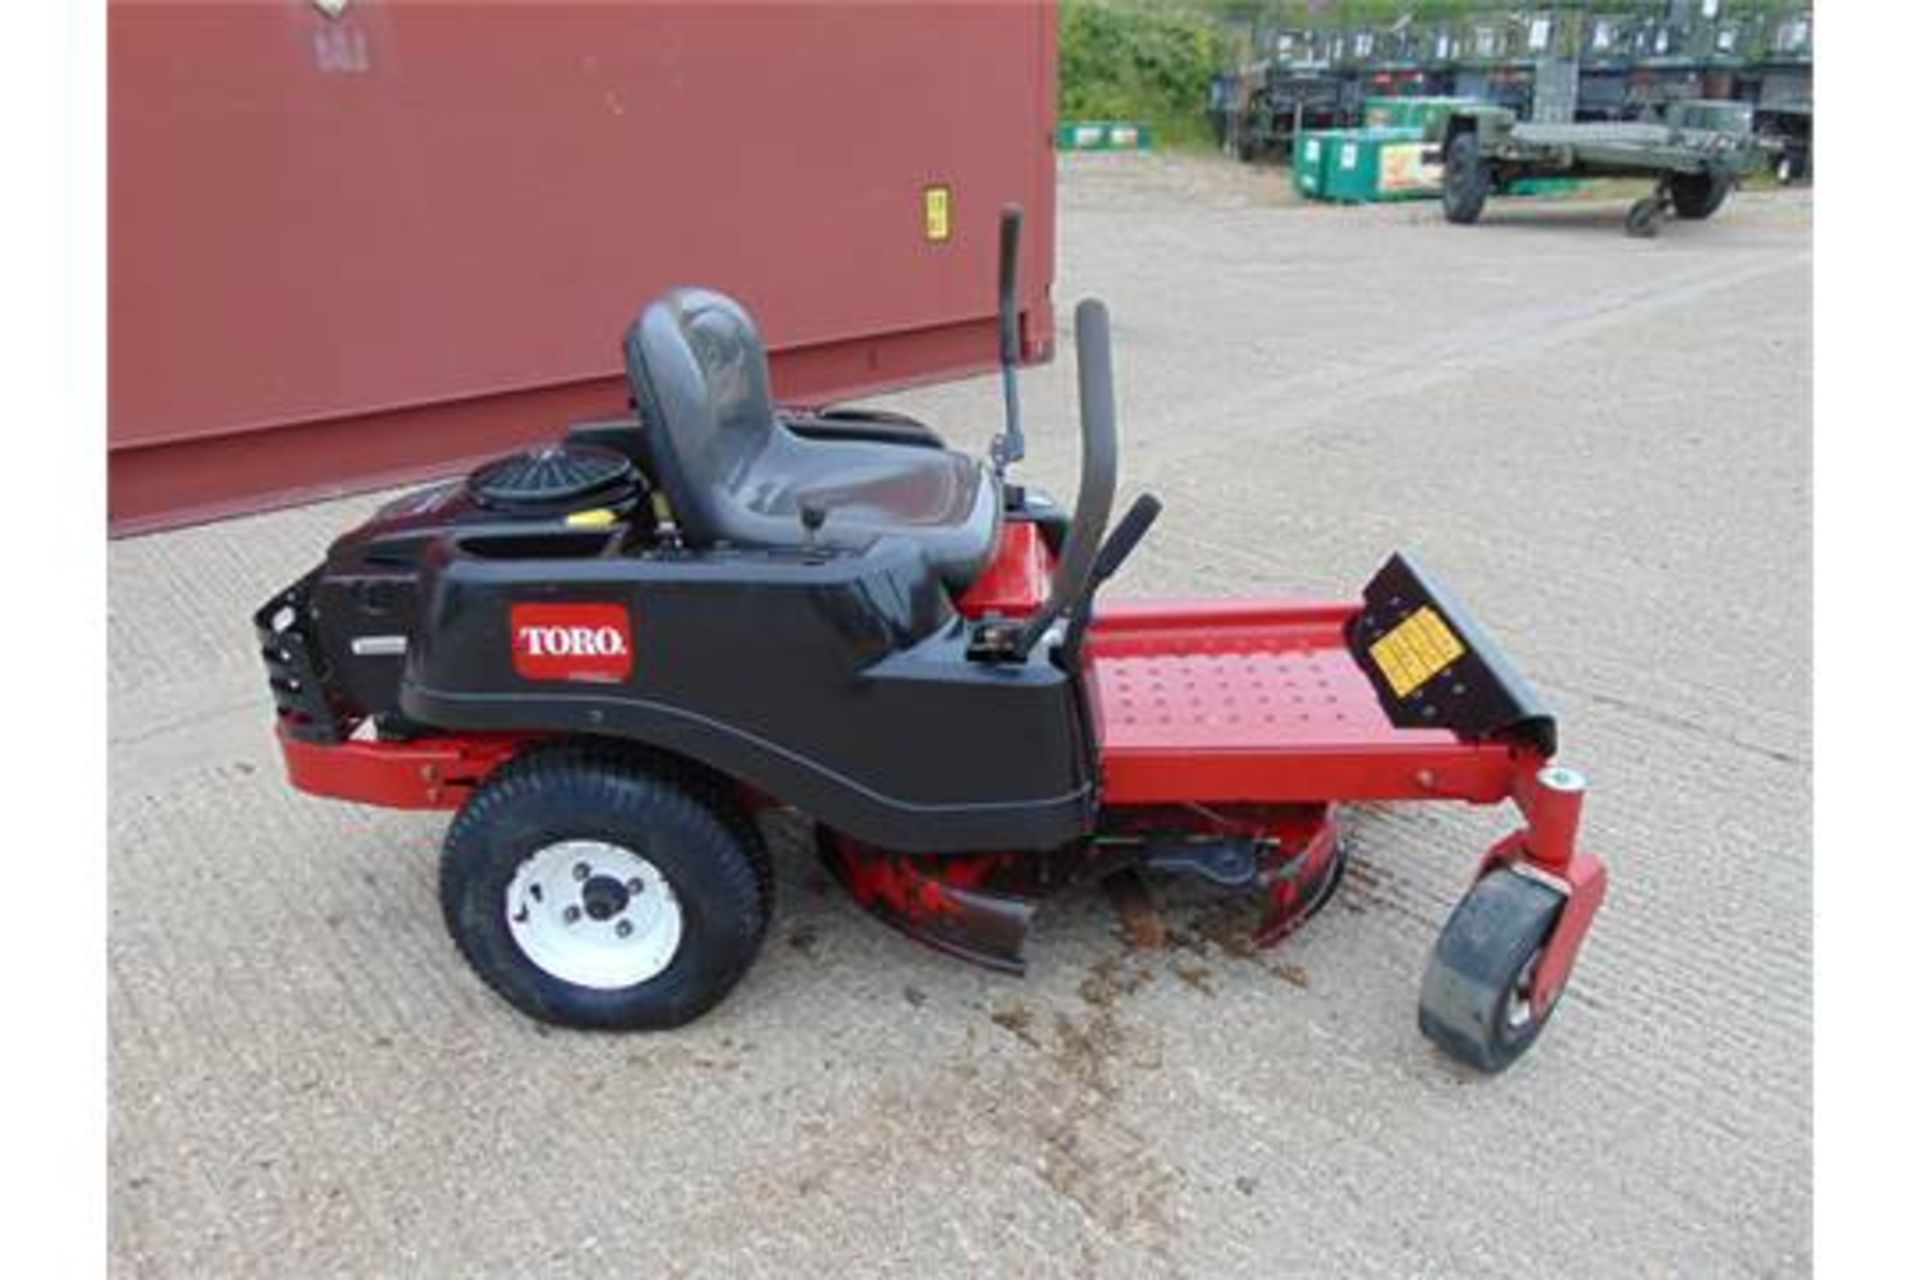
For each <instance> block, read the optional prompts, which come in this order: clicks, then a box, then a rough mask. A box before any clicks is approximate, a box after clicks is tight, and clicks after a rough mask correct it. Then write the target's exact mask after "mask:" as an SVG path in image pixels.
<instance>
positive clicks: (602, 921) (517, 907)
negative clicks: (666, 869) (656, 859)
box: [504, 840, 684, 991]
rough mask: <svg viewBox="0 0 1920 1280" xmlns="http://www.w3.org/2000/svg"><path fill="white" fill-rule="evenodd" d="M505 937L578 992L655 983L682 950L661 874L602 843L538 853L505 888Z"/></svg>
mask: <svg viewBox="0 0 1920 1280" xmlns="http://www.w3.org/2000/svg"><path fill="white" fill-rule="evenodd" d="M504 905H505V909H506V915H507V929H508V931H509V932H510V933H511V934H512V935H513V940H514V942H515V943H516V944H518V945H519V947H520V950H521V952H522V953H523V954H525V956H526V957H527V959H529V960H531V961H532V962H533V963H534V964H535V965H536V966H538V967H539V968H540V969H541V970H542V971H544V972H546V973H547V974H550V975H551V976H553V977H555V978H558V979H560V980H561V981H562V982H570V983H573V984H574V985H576V986H582V987H592V988H594V989H596V990H601V991H617V990H620V989H622V988H625V987H632V986H637V985H639V984H640V983H642V982H646V981H648V980H649V979H651V978H654V977H656V976H658V975H659V974H660V973H661V972H662V971H663V970H665V969H666V967H667V966H668V965H669V964H671V963H672V962H673V957H674V955H675V954H676V953H677V952H678V951H679V949H680V938H681V934H682V931H683V929H684V919H683V916H682V912H681V907H680V899H679V897H678V896H677V895H676V894H675V893H674V891H673V885H672V884H671V883H669V882H668V880H667V878H666V877H665V876H664V875H662V874H661V873H660V869H659V868H658V867H656V866H654V865H653V863H651V862H649V861H648V860H647V859H646V858H643V857H641V856H640V855H639V854H637V853H635V852H634V851H633V850H631V849H628V848H625V847H624V846H621V845H617V844H609V843H606V842H605V841H600V840H563V841H560V842H558V843H556V844H550V845H547V846H545V847H544V848H541V849H538V850H536V851H535V852H534V853H533V854H532V855H531V856H530V857H528V858H527V859H526V861H524V862H522V863H521V864H520V866H519V869H518V870H516V871H515V872H514V876H513V882H512V883H511V884H509V885H508V886H507V893H506V902H505V904H504Z"/></svg>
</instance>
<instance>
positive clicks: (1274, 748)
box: [1088, 601, 1528, 805]
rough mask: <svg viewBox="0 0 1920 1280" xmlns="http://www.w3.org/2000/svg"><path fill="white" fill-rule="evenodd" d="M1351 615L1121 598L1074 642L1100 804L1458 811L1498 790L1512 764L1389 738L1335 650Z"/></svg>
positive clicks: (1429, 742) (1350, 610)
mask: <svg viewBox="0 0 1920 1280" xmlns="http://www.w3.org/2000/svg"><path fill="white" fill-rule="evenodd" d="M1358 608H1359V606H1358V605H1355V604H1334V603H1319V602H1302V603H1288V602H1281V603H1270V602H1243V601H1227V602H1204V603H1186V602H1170V603H1158V602H1156V603H1127V604H1117V605H1112V606H1108V607H1105V608H1102V609H1100V610H1099V611H1098V613H1097V614H1096V616H1095V620H1094V625H1093V627H1092V631H1091V640H1090V644H1089V646H1088V653H1089V664H1088V681H1089V684H1090V686H1091V688H1092V690H1093V705H1094V708H1095V714H1096V716H1097V717H1098V720H1099V731H1100V738H1101V748H1100V763H1101V774H1102V777H1103V780H1104V787H1105V789H1104V792H1103V799H1104V802H1105V803H1107V804H1110V805H1141V804H1169V803H1182V802H1196V801H1197V802H1210V801H1211V802H1220V803H1249V804H1283V803H1313V802H1318V801H1342V800H1466V801H1472V802H1474V803H1478V804H1491V803H1494V802H1496V801H1499V800H1503V799H1505V798H1507V797H1508V796H1510V795H1512V794H1513V790H1514V785H1515V784H1514V778H1515V775H1516V773H1517V772H1522V771H1525V770H1526V769H1527V768H1528V765H1527V762H1526V761H1525V760H1524V759H1523V758H1522V753H1520V752H1518V751H1516V750H1515V749H1514V748H1511V747H1509V746H1507V745H1505V744H1503V743H1498V742H1468V741H1464V740H1462V739H1460V738H1458V737H1456V736H1455V735H1454V734H1452V733H1450V732H1448V731H1446V730H1443V729H1401V728H1396V727H1395V726H1394V725H1393V724H1392V723H1391V722H1390V721H1388V719H1387V715H1386V712H1385V711H1383V710H1381V707H1380V702H1379V698H1378V696H1377V695H1376V694H1375V693H1374V691H1373V686H1372V685H1370V684H1369V683H1368V682H1367V678H1366V676H1365V675H1364V674H1363V673H1362V672H1361V670H1360V668H1359V666H1358V665H1357V664H1356V663H1355V661H1354V659H1353V657H1352V656H1351V655H1350V654H1349V653H1348V652H1347V647H1346V640H1345V636H1344V631H1343V628H1344V626H1345V624H1346V621H1347V619H1348V618H1350V617H1352V616H1353V614H1354V613H1355V612H1356V611H1357V610H1358Z"/></svg>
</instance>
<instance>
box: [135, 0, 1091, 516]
mask: <svg viewBox="0 0 1920 1280" xmlns="http://www.w3.org/2000/svg"><path fill="white" fill-rule="evenodd" d="M1056 39H1057V32H1056V25H1055V14H1054V12H1053V8H1052V5H1051V4H1039V3H1031V4H929V3H925V2H923V0H922V2H914V0H903V2H900V3H887V4H857V3H838V4H759V5H742V4H646V3H642V4H605V3H579V4H558V3H555V4H534V3H514V4H471V5H464V4H463V5H453V4H435V3H420V2H417V0H416V2H406V0H344V2H343V0H259V2H257V3H245V4H209V3H204V0H113V2H112V3H111V4H110V6H109V10H108V81H109V85H108V130H109V134H108V148H109V151H108V156H109V159H108V170H109V172H108V201H109V211H108V240H109V244H108V277H109V286H108V291H109V299H108V367H109V382H110V385H109V390H108V413H109V513H110V518H111V521H112V524H113V527H114V529H115V531H117V532H127V531H134V530H140V529H147V528H154V527H159V526H163V525H167V524H177V523H181V522H185V521H191V520H197V519H206V518H210V517H215V516H220V515H226V514H232V513H235V512H240V511H246V510H253V509H258V508H261V507H265V506H271V505H275V504H281V503H286V502H291V501H297V500H301V499H305V498H311V497H316V496H321V495H325V494H330V493H339V492H345V491H349V490H352V489H356V488H367V487H371V486H374V485H379V484H386V483H394V482H399V481H403V480H409V479H414V478H418V477H421V476H425V475H429V474H436V473H442V472H448V471H452V470H456V469H458V468H459V467H462V466H465V465H467V464H468V463H469V462H470V461H472V460H474V459H476V458H479V457H483V456H486V455H489V454H493V453H497V452H500V451H503V450H505V449H509V448H512V447H514V446H516V445H519V444H522V443H525V442H528V441H533V440H539V439H546V438H551V437H552V436H553V435H555V434H556V433H557V432H558V431H559V430H560V429H561V428H563V427H564V425H565V424H566V422H567V421H568V420H570V419H574V418H581V417H589V416H596V415H605V414H610V413H617V412H619V411H621V410H622V409H623V408H624V406H625V389H624V384H623V382H622V381H621V378H620V362H619V338H620V335H621V333H622V331H623V330H624V328H625V326H626V324H627V323H628V321H629V320H630V319H631V318H632V316H633V314H634V312H635V310H636V309H637V308H638V307H639V306H640V305H641V304H642V303H643V302H644V301H645V300H646V299H648V298H650V297H651V296H653V295H654V294H656V293H657V292H659V291H660V290H662V289H665V288H668V287H670V286H673V285H676V284H689V283H698V284H704V285H709V286H712V287H714V288H718V289H721V290H724V291H726V292H728V293H731V294H733V295H735V296H736V297H738V298H740V299H741V300H742V301H743V302H744V303H745V304H746V305H747V307H748V308H749V309H750V310H751V311H752V312H753V314H754V315H755V316H756V317H757V318H758V320H759V322H760V324H761V327H762V330H763V333H764V336H765V337H766V339H767V342H768V345H769V347H770V348H772V350H773V352H774V378H775V383H776V388H777V390H778V392H779V394H780V395H781V396H782V397H784V398H790V399H799V400H807V401H825V400H829V399H833V398H837V397H844V396H848V395H853V394H857V393H861V392H867V391H872V390H876V389H879V388H882V387H890V386H899V385H904V384H908V383H912V382H919V381H927V380H932V379H938V378H947V377H952V376H956V375H958V374H961V373H965V372H970V371H973V370H977V369H981V368H985V367H986V366H988V365H990V364H991V363H992V361H993V358H994V351H995V336H994V320H993V310H994V260H995V254H996V248H997V242H996V236H997V218H998V213H999V209H1000V207H1001V206H1002V205H1003V204H1006V203H1009V202H1018V203H1020V204H1022V205H1023V206H1024V207H1025V209H1026V211H1027V223H1026V232H1025V238H1024V241H1023V245H1022V267H1023V272H1024V277H1023V283H1022V289H1021V308H1022V326H1023V339H1024V350H1025V356H1026V358H1028V359H1041V358H1045V356H1046V355H1047V354H1048V353H1049V352H1050V350H1051V344H1052V336H1053V315H1052V310H1051V306H1050V303H1049V297H1050V290H1051V285H1052V280H1053V231H1054V201H1053V156H1052V151H1051V137H1052V130H1053V115H1054V94H1055V71H1054V62H1055V44H1056Z"/></svg>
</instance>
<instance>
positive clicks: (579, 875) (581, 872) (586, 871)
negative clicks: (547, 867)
mask: <svg viewBox="0 0 1920 1280" xmlns="http://www.w3.org/2000/svg"><path fill="white" fill-rule="evenodd" d="M592 874H593V868H592V867H590V866H588V865H587V864H586V863H584V862H576V863H574V864H573V878H574V879H575V880H585V879H586V878H587V877H588V876H590V875H592Z"/></svg>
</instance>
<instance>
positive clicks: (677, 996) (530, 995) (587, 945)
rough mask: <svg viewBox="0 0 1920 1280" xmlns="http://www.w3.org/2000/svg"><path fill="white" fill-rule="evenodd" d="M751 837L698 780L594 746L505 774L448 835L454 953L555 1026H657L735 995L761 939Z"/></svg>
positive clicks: (754, 835) (547, 752)
mask: <svg viewBox="0 0 1920 1280" xmlns="http://www.w3.org/2000/svg"><path fill="white" fill-rule="evenodd" d="M769 883H770V877H769V875H768V871H767V856H766V851H765V849H764V847H763V846H762V844H761V841H760V838H759V834H758V832H757V831H756V830H755V829H754V828H753V827H752V825H751V824H750V823H748V822H747V821H746V820H745V819H744V818H742V817H740V816H739V815H737V814H734V813H731V812H729V811H728V810H727V809H726V807H725V802H724V801H723V800H721V799H720V798H719V797H718V796H717V795H716V794H713V793H711V792H710V791H709V790H708V789H705V788H703V787H702V786H701V785H699V784H698V783H697V782H696V781H694V780H692V779H679V778H676V777H674V776H673V775H672V774H670V773H669V772H667V771H665V770H663V769H660V768H656V767H652V766H650V764H649V763H648V762H645V761H642V760H640V759H637V758H630V757H627V756H625V755H622V754H620V753H618V752H615V751H610V750H606V749H603V748H599V747H593V746H571V745H570V746H559V747H549V748H543V749H539V750H535V751H534V752H532V753H530V754H528V755H525V756H522V757H519V758H517V759H515V760H513V761H511V762H509V763H508V764H507V765H505V766H503V767H502V768H501V769H500V770H499V771H498V772H497V773H496V774H495V775H494V776H493V777H492V778H490V779H488V781H487V783H486V784H485V785H484V786H482V787H481V788H480V789H479V790H478V791H477V792H475V793H474V795H473V796H472V798H470V799H469V800H468V801H467V803H466V805H465V806H464V807H463V808H462V809H461V810H460V813H459V816H458V817H456V818H455V819H454V823H453V826H452V828H451V829H450V830H449V831H448V833H447V841H446V847H445V850H444V852H443V854H442V857H441V863H440V903H441V908H442V911H443V912H444V914H445V916H446V921H447V927H448V929H449V930H450V931H451V932H452V934H453V937H454V941H455V942H456V943H457V944H458V945H459V948H460V951H461V953H462V954H463V955H464V956H465V957H466V958H467V961H468V963H470V964H471V965H472V966H473V967H474V970H475V971H476V972H477V973H478V974H479V975H480V976H481V978H483V979H484V980H485V981H486V982H487V984H488V985H489V986H491V987H492V988H493V989H494V990H495V991H497V992H499V993H500V994H501V995H502V996H504V997H506V999H507V1000H508V1001H509V1002H511V1003H512V1004H513V1005H514V1006H515V1007H516V1008H518V1009H520V1010H521V1011H522V1012H524V1013H527V1014H529V1015H531V1016H533V1017H535V1018H539V1019H540V1020H542V1021H544V1022H552V1023H556V1024H559V1025H562V1026H575V1027H604V1028H635V1029H637V1028H662V1027H673V1026H678V1025H680V1024H681V1023H684V1022H688V1021H691V1020H692V1019H694V1018H696V1017H698V1016H699V1015H700V1014H702V1013H704V1012H706V1011H707V1010H708V1009H710V1008H712V1007H713V1006H714V1005H715V1004H717V1003H719V1001H720V1000H721V999H722V998H723V997H725V995H726V994H727V993H728V992H729V991H731V990H732V989H733V986H734V984H735V983H737V982H738V981H739V980H740V978H741V976H742V975H744V974H745V973H746V971H747V968H748V966H749V965H750V964H752V962H753V958H754V956H755V955H756V954H757V953H758V951H759V947H760V940H761V938H762V936H763V935H764V934H765V932H766V925H767V896H768V895H767V885H768V884H769Z"/></svg>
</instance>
